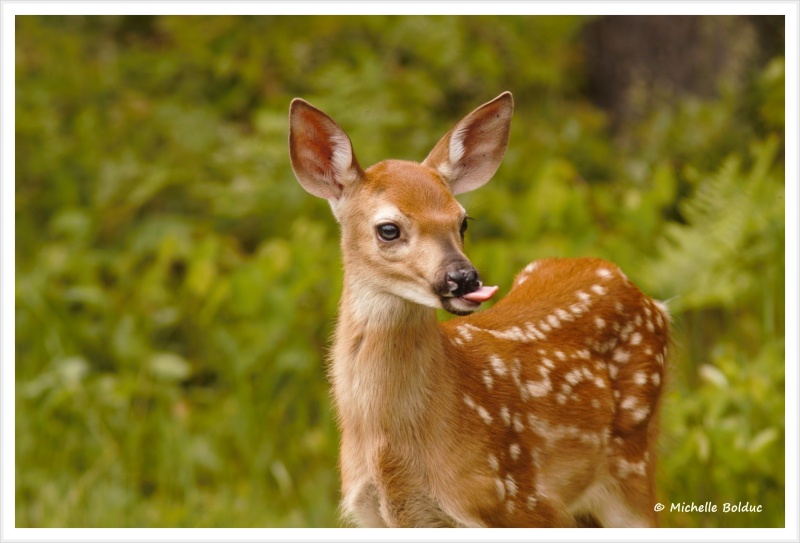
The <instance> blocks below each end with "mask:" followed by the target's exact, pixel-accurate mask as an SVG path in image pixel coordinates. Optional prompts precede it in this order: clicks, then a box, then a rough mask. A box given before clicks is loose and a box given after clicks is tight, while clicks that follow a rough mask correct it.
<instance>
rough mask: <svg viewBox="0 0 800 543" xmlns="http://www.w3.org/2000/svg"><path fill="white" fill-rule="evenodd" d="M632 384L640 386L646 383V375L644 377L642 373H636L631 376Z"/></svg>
mask: <svg viewBox="0 0 800 543" xmlns="http://www.w3.org/2000/svg"><path fill="white" fill-rule="evenodd" d="M633 382H634V383H636V384H637V385H639V386H642V385H644V384H646V383H647V375H645V374H644V372H643V371H637V372H636V373H634V374H633Z"/></svg>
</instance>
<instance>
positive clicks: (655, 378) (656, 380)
mask: <svg viewBox="0 0 800 543" xmlns="http://www.w3.org/2000/svg"><path fill="white" fill-rule="evenodd" d="M650 380H651V381H653V384H654V385H655V386H659V385H660V384H661V376H660V375H659V374H658V373H654V374H653V375H651V376H650Z"/></svg>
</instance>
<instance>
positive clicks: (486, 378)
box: [483, 370, 494, 390]
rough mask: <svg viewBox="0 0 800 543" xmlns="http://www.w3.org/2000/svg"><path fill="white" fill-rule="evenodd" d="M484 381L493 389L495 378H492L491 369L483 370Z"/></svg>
mask: <svg viewBox="0 0 800 543" xmlns="http://www.w3.org/2000/svg"><path fill="white" fill-rule="evenodd" d="M483 382H484V383H486V388H488V389H489V390H492V386H493V385H494V379H492V374H491V373H489V370H483Z"/></svg>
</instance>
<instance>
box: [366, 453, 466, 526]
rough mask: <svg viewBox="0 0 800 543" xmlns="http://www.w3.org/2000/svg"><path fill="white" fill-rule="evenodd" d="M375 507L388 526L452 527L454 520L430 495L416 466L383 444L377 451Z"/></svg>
mask: <svg viewBox="0 0 800 543" xmlns="http://www.w3.org/2000/svg"><path fill="white" fill-rule="evenodd" d="M378 471H379V474H380V475H379V477H380V480H379V483H378V488H379V496H380V498H379V502H380V506H379V510H380V514H381V517H382V518H383V520H384V522H386V524H387V525H388V526H389V527H391V528H420V527H427V528H448V527H449V528H452V527H455V526H456V524H455V523H454V522H453V519H451V518H450V517H449V516H447V515H446V514H445V513H444V511H442V509H441V507H439V505H438V503H437V502H436V501H435V500H434V499H433V497H432V496H431V495H430V489H429V487H428V485H427V483H426V482H425V481H424V478H423V477H422V476H421V474H420V470H419V466H416V468H414V467H412V466H411V465H410V462H409V461H408V460H407V459H404V458H402V457H401V456H400V455H398V454H396V453H394V452H393V451H392V450H391V449H390V448H389V447H384V448H383V449H382V450H381V451H380V453H379V454H378Z"/></svg>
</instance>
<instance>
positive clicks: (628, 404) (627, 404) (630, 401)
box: [619, 396, 636, 411]
mask: <svg viewBox="0 0 800 543" xmlns="http://www.w3.org/2000/svg"><path fill="white" fill-rule="evenodd" d="M619 407H620V408H621V409H626V410H629V411H630V410H631V409H634V408H635V407H636V398H634V397H633V396H628V397H627V398H625V399H624V400H622V403H621V404H620V406H619Z"/></svg>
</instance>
